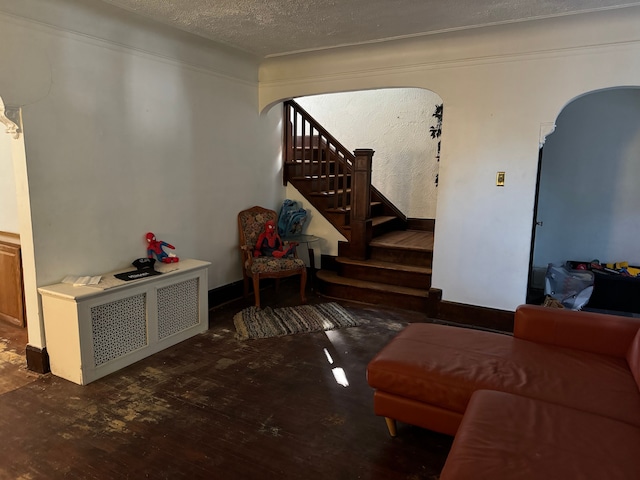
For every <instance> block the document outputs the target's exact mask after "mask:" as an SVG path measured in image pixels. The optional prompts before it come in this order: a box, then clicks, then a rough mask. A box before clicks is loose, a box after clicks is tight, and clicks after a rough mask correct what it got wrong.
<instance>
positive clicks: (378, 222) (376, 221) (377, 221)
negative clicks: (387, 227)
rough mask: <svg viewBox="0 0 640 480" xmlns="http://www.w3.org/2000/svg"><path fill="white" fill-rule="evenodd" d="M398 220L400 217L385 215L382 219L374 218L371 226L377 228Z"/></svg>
mask: <svg viewBox="0 0 640 480" xmlns="http://www.w3.org/2000/svg"><path fill="white" fill-rule="evenodd" d="M396 218H398V217H394V216H393V215H383V216H380V217H373V218H372V219H371V225H372V226H374V227H375V226H376V225H382V224H383V223H386V222H391V221H393V220H395V219H396Z"/></svg>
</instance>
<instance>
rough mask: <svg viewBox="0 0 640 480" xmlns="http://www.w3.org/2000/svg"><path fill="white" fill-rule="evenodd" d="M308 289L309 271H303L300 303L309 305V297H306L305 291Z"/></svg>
mask: <svg viewBox="0 0 640 480" xmlns="http://www.w3.org/2000/svg"><path fill="white" fill-rule="evenodd" d="M306 287H307V269H306V268H305V269H304V270H302V273H301V274H300V301H301V302H302V303H307V297H306V295H305V289H306Z"/></svg>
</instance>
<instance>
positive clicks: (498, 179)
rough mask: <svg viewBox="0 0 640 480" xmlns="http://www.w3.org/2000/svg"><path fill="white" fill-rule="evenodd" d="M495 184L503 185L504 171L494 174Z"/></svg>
mask: <svg viewBox="0 0 640 480" xmlns="http://www.w3.org/2000/svg"><path fill="white" fill-rule="evenodd" d="M496 186H497V187H504V172H498V173H497V174H496Z"/></svg>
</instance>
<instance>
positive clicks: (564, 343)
mask: <svg viewBox="0 0 640 480" xmlns="http://www.w3.org/2000/svg"><path fill="white" fill-rule="evenodd" d="M639 328H640V319H637V318H631V317H623V316H617V315H605V314H602V313H593V312H578V311H574V310H568V309H559V308H549V307H542V306H539V305H520V306H519V307H518V308H517V309H516V313H515V318H514V329H513V335H514V337H516V338H520V339H523V340H530V341H532V342H539V343H546V344H549V345H555V346H558V347H566V348H575V349H577V350H584V351H587V352H593V353H599V354H603V355H613V356H616V357H623V358H624V357H625V356H626V354H627V350H628V349H629V346H630V345H631V342H632V341H633V338H634V337H635V335H636V333H637V332H638V329H639Z"/></svg>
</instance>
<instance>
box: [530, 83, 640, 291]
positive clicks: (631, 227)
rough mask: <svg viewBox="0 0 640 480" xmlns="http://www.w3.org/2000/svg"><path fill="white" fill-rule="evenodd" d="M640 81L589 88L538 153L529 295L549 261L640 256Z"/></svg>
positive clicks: (536, 288) (540, 281)
mask: <svg viewBox="0 0 640 480" xmlns="http://www.w3.org/2000/svg"><path fill="white" fill-rule="evenodd" d="M638 152H640V88H614V89H608V90H602V91H597V92H591V93H588V94H586V95H583V96H581V97H579V98H577V99H575V100H573V101H572V102H571V103H569V104H568V105H567V106H566V107H565V108H564V109H563V110H562V112H561V113H560V115H559V116H558V119H557V122H556V129H555V132H554V133H553V134H551V135H549V136H548V137H547V139H546V142H545V145H544V148H543V150H542V152H541V156H540V174H539V181H538V186H537V193H538V202H537V209H536V215H535V216H536V221H537V225H536V226H535V227H534V229H535V235H534V242H533V245H532V255H531V258H532V260H531V265H530V267H531V270H530V271H531V275H530V282H529V286H530V289H529V290H530V292H529V293H530V294H529V302H530V303H538V302H539V301H540V299H541V295H542V293H543V292H542V289H543V288H544V285H543V280H544V272H545V271H546V267H547V265H548V264H549V263H554V264H563V263H564V262H566V261H571V260H575V261H586V262H589V261H591V260H594V259H598V260H599V261H600V262H606V263H608V262H621V261H628V262H629V263H631V264H638V263H640V250H639V249H638V248H637V238H638V235H639V234H640V210H639V209H638V205H640V189H638V188H637V184H638V179H639V178H640V161H638Z"/></svg>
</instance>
